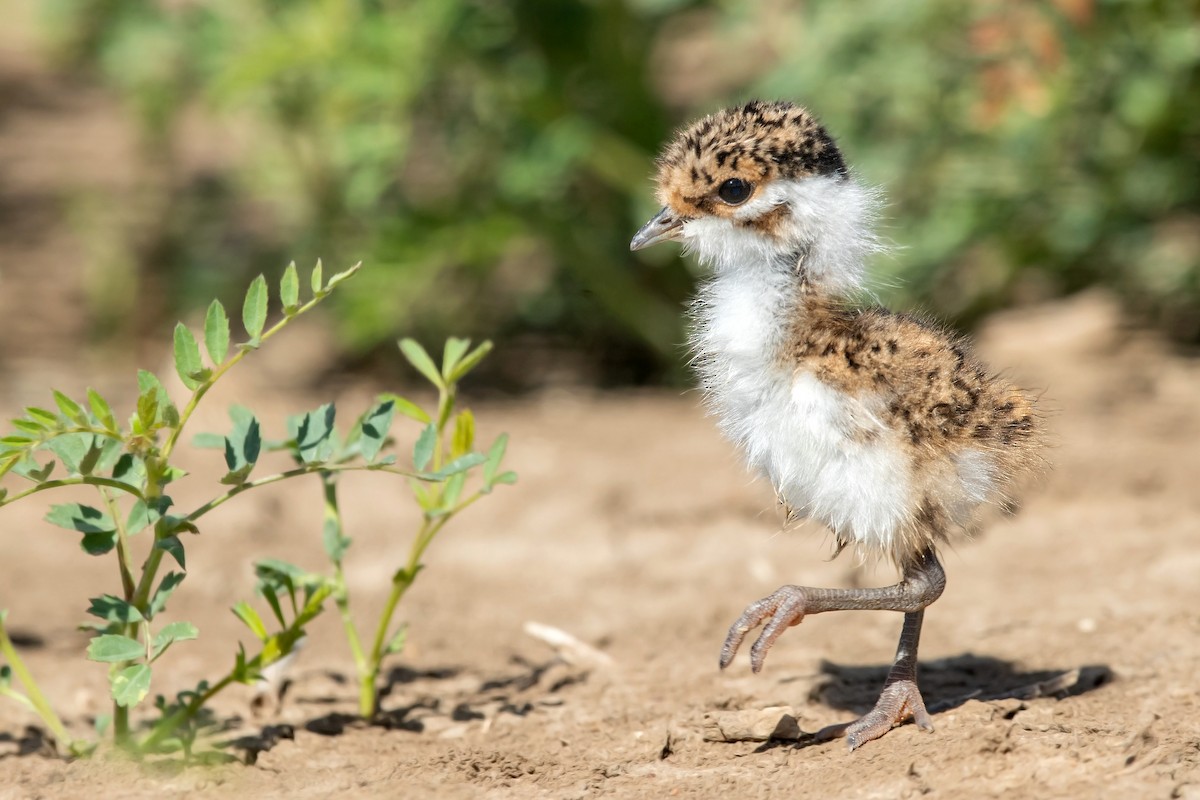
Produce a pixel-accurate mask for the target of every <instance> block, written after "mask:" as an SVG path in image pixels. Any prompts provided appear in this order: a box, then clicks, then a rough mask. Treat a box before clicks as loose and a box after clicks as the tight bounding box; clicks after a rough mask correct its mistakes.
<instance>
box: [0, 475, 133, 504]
mask: <svg viewBox="0 0 1200 800" xmlns="http://www.w3.org/2000/svg"><path fill="white" fill-rule="evenodd" d="M83 485H90V486H108V487H111V488H113V489H119V490H121V491H122V492H125V493H126V494H130V495H133V496H134V497H136V498H137V499H138V500H145V499H146V498H145V497H143V496H142V493H141V492H139V491H138V490H137V487H136V486H132V485H130V484H128V483H123V482H121V481H118V480H115V479H113V478H101V477H100V476H99V475H80V476H79V477H77V478H59V479H58V480H53V481H44V482H42V483H39V484H37V485H36V486H31V487H30V488H28V489H26V490H25V491H23V492H17V493H16V494H14V495H10V496H8V497H6V498H4V499H3V500H0V506H6V505H9V504H11V503H15V502H17V501H18V500H20V499H22V498H25V497H28V496H29V495H31V494H37V493H38V492H44V491H46V490H47V489H57V488H59V487H61V486H83Z"/></svg>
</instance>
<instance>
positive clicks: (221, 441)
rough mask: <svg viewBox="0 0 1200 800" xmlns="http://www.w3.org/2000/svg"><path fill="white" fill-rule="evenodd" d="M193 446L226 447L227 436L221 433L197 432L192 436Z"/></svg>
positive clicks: (206, 447) (207, 447)
mask: <svg viewBox="0 0 1200 800" xmlns="http://www.w3.org/2000/svg"><path fill="white" fill-rule="evenodd" d="M192 447H201V448H205V449H216V448H218V447H219V448H221V449H222V450H224V449H225V437H224V436H222V435H221V434H219V433H197V434H196V435H195V436H193V437H192Z"/></svg>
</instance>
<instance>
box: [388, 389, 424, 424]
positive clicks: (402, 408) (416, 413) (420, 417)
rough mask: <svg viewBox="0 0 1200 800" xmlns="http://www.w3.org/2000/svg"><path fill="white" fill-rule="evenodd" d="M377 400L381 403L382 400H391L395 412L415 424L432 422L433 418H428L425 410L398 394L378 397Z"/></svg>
mask: <svg viewBox="0 0 1200 800" xmlns="http://www.w3.org/2000/svg"><path fill="white" fill-rule="evenodd" d="M379 399H380V400H381V401H382V400H391V401H392V402H393V403H395V404H396V410H397V411H399V412H400V413H401V414H403V415H404V416H406V417H408V418H409V419H414V420H416V421H417V422H420V423H422V424H425V423H427V422H432V421H433V418H432V417H431V416H429V415H428V414H426V413H425V410H424V409H422V408H421V407H420V406H419V405H417V404H416V403H414V402H413V401H412V400H409V399H407V398H404V397H401V396H400V395H398V394H384V395H380V396H379Z"/></svg>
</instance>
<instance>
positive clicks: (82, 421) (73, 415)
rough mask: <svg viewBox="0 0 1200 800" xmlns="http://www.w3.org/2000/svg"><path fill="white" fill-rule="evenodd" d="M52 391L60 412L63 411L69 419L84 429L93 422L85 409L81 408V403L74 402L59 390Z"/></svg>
mask: <svg viewBox="0 0 1200 800" xmlns="http://www.w3.org/2000/svg"><path fill="white" fill-rule="evenodd" d="M52 391H53V394H54V403H55V404H56V405H57V406H58V410H59V411H61V412H62V413H63V414H64V415H65V416H66V417H67V419H69V420H71V422H74V423H75V424H76V425H79V426H82V427H87V426H88V425H90V424H91V421H90V420H89V419H88V416H87V412H86V411H84V410H83V407H82V406H80V405H79V403H76V402H75V401H74V400H72V399H71V398H69V397H67V396H66V395H65V394H63V393H62V392H60V391H58V390H57V389H54V390H52Z"/></svg>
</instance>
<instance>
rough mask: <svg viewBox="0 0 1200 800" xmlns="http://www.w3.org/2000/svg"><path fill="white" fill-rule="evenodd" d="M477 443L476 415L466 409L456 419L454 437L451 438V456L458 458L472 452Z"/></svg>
mask: <svg viewBox="0 0 1200 800" xmlns="http://www.w3.org/2000/svg"><path fill="white" fill-rule="evenodd" d="M474 445H475V415H474V414H472V413H471V412H470V410H466V409H464V410H463V411H462V412H461V413H459V415H458V417H456V418H455V420H454V437H453V438H452V439H451V440H450V457H451V458H458V457H459V456H463V455H466V454H467V453H469V452H471V448H472V447H473V446H474Z"/></svg>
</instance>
